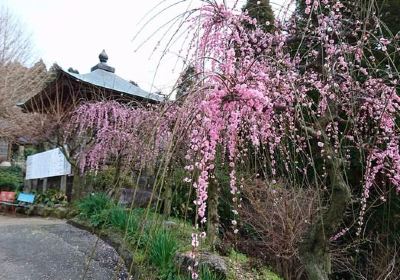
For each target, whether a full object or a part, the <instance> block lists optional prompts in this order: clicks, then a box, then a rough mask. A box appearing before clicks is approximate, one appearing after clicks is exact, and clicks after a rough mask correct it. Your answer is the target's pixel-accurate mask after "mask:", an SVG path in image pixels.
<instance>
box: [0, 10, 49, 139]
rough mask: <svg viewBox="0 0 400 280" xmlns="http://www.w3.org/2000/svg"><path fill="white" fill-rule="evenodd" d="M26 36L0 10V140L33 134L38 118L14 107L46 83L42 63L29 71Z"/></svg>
mask: <svg viewBox="0 0 400 280" xmlns="http://www.w3.org/2000/svg"><path fill="white" fill-rule="evenodd" d="M30 61H32V44H31V40H30V35H29V34H28V33H27V32H26V31H25V30H24V28H23V25H22V24H21V23H20V21H19V20H18V19H17V18H16V17H15V16H14V15H12V14H11V13H10V11H9V10H8V9H6V8H0V137H6V138H9V139H12V138H15V137H17V136H21V134H24V135H29V134H31V133H34V132H35V131H37V126H36V125H35V124H38V123H39V122H38V120H39V119H40V118H41V116H37V115H31V114H24V113H22V112H21V110H20V108H18V107H17V104H18V103H20V102H24V101H25V100H27V99H28V98H30V97H31V96H33V95H34V94H35V93H36V92H37V91H38V90H39V89H40V88H41V87H42V85H43V82H44V81H45V80H46V77H47V71H46V67H45V65H44V63H43V62H42V61H39V62H37V63H36V64H34V65H33V66H31V67H28V66H27V63H29V62H30Z"/></svg>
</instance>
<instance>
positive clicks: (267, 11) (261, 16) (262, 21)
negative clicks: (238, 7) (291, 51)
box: [243, 0, 275, 32]
mask: <svg viewBox="0 0 400 280" xmlns="http://www.w3.org/2000/svg"><path fill="white" fill-rule="evenodd" d="M243 10H244V11H247V12H248V13H249V16H251V17H252V18H255V19H257V23H258V24H259V25H260V27H261V28H262V29H263V30H264V31H267V32H269V31H272V30H273V28H274V23H275V16H274V12H273V10H272V7H271V4H270V3H269V0H247V2H246V4H245V5H244V6H243Z"/></svg>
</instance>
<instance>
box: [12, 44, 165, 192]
mask: <svg viewBox="0 0 400 280" xmlns="http://www.w3.org/2000/svg"><path fill="white" fill-rule="evenodd" d="M99 60H100V62H99V63H98V64H96V65H95V66H93V67H92V68H91V72H90V73H87V74H79V72H78V71H76V70H73V69H71V68H70V69H68V70H64V69H62V68H61V67H59V66H58V65H54V66H53V67H52V69H51V71H50V72H51V74H50V78H49V80H48V82H47V83H46V85H45V86H44V88H43V89H42V90H41V91H40V92H38V93H37V94H36V95H34V96H33V97H31V98H30V99H29V100H27V101H26V102H24V103H23V104H19V105H18V106H20V107H21V108H22V110H23V111H24V112H29V113H38V114H43V115H45V116H49V118H50V119H51V120H52V121H54V122H55V123H58V124H59V126H61V127H62V124H63V123H64V121H66V120H67V118H68V116H69V113H70V112H71V111H72V110H73V109H74V108H76V107H77V106H78V105H79V104H81V103H82V102H88V101H103V100H115V101H118V102H122V103H127V104H132V105H135V104H149V103H151V104H155V103H160V102H163V101H164V96H162V95H160V94H158V93H149V92H147V91H144V90H143V89H141V88H140V87H139V86H138V85H137V84H136V83H134V82H131V81H127V80H125V79H123V78H121V77H119V76H118V75H116V74H115V68H113V67H111V66H109V65H108V64H107V60H108V56H107V54H106V52H105V51H104V50H103V51H102V52H101V53H100V55H99ZM54 142H55V143H57V142H58V141H54ZM58 147H60V148H64V144H63V146H62V147H61V145H58ZM53 148H57V144H56V145H50V146H47V149H46V150H49V149H53ZM73 172H74V171H73ZM76 172H77V171H76V170H75V173H76ZM71 175H72V174H71ZM66 177H67V175H64V176H61V180H60V178H49V180H48V178H40V179H35V180H31V181H32V182H27V183H26V187H27V188H28V189H31V187H33V188H37V186H38V185H42V187H43V189H47V188H48V187H49V186H48V184H50V183H51V182H55V183H56V184H60V182H61V185H60V189H61V190H63V191H64V190H66V192H67V195H68V196H69V198H71V196H72V194H73V192H75V189H78V188H77V187H75V185H76V184H77V185H79V184H80V183H79V182H78V183H76V184H75V179H78V178H77V177H79V176H75V175H74V177H75V178H74V180H72V176H68V180H67V178H66ZM67 181H68V182H71V184H69V183H68V182H67ZM72 181H74V182H72ZM38 182H39V183H38ZM67 185H68V186H67ZM72 185H74V186H72ZM79 188H80V187H79ZM72 189H74V190H72ZM77 192H80V191H77ZM74 196H76V195H74Z"/></svg>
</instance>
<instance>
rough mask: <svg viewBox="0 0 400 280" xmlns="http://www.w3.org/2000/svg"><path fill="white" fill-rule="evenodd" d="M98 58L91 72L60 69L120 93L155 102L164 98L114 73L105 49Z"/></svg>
mask: <svg viewBox="0 0 400 280" xmlns="http://www.w3.org/2000/svg"><path fill="white" fill-rule="evenodd" d="M99 60H100V62H99V63H98V64H97V65H95V66H93V67H92V69H91V72H90V73H87V74H79V73H75V72H69V71H65V70H64V69H62V71H64V72H65V73H67V74H69V75H71V76H73V77H75V78H76V79H78V80H80V81H83V82H86V83H90V84H93V85H96V86H100V87H104V88H107V89H111V90H115V91H119V92H121V93H127V94H129V95H132V96H138V97H142V98H145V99H151V100H153V101H157V102H161V101H163V100H164V96H162V95H160V94H156V93H150V92H147V91H144V90H143V89H141V88H140V87H138V86H136V85H134V84H132V83H131V82H129V81H127V80H125V79H123V78H121V77H120V76H118V75H116V74H115V68H114V67H111V66H109V65H108V64H107V60H108V55H107V54H106V52H105V50H103V51H102V52H101V53H100V54H99Z"/></svg>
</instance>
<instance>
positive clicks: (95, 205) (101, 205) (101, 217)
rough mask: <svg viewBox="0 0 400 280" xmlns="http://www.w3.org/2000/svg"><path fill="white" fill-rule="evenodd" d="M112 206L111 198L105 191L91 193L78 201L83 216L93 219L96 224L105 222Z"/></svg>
mask: <svg viewBox="0 0 400 280" xmlns="http://www.w3.org/2000/svg"><path fill="white" fill-rule="evenodd" d="M111 207H112V202H111V200H110V198H109V197H108V196H107V195H106V194H105V193H94V194H89V195H88V196H86V197H84V198H83V199H81V200H80V201H78V202H77V208H78V210H79V212H80V215H81V216H82V217H83V218H86V219H89V220H90V221H91V222H92V221H93V222H94V224H93V225H95V226H98V225H100V224H101V222H105V220H106V219H105V218H106V217H107V215H108V213H107V211H104V210H108V209H109V208H111Z"/></svg>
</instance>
